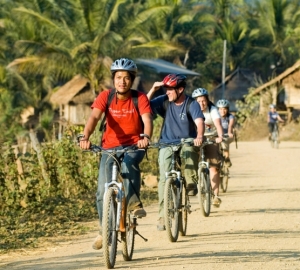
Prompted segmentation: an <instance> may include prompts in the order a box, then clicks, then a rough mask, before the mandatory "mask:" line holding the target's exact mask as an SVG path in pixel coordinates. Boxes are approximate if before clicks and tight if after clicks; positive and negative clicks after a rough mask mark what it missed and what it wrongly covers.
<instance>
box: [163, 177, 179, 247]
mask: <svg viewBox="0 0 300 270" xmlns="http://www.w3.org/2000/svg"><path fill="white" fill-rule="evenodd" d="M175 181H176V180H175V179H174V177H168V178H167V180H166V183H165V190H164V214H165V226H166V231H167V236H168V239H169V240H170V241H171V242H176V241H177V239H178V235H179V211H178V210H179V209H178V207H179V206H180V204H178V202H177V200H176V197H177V195H178V190H179V188H178V187H177V186H176V184H175Z"/></svg>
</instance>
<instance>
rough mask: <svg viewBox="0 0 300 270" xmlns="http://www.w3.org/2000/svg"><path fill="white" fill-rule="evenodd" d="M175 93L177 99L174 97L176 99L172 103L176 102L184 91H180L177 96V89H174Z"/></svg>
mask: <svg viewBox="0 0 300 270" xmlns="http://www.w3.org/2000/svg"><path fill="white" fill-rule="evenodd" d="M175 92H176V96H177V97H176V99H175V100H174V102H176V101H177V100H178V99H179V98H180V97H181V96H182V94H183V92H184V91H182V92H181V93H179V94H178V88H176V89H175Z"/></svg>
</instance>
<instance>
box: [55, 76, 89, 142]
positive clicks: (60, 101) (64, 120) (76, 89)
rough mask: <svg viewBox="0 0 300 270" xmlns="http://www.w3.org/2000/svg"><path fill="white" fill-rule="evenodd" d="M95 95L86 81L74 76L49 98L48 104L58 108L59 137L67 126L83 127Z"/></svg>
mask: <svg viewBox="0 0 300 270" xmlns="http://www.w3.org/2000/svg"><path fill="white" fill-rule="evenodd" d="M94 99H95V94H94V92H93V91H92V89H91V88H90V84H89V81H88V79H86V78H84V77H82V76H81V75H76V76H75V77H74V78H73V79H72V80H70V81H69V82H67V83H66V84H65V85H63V86H62V87H61V88H59V89H58V90H57V91H56V92H55V93H53V94H52V96H51V97H50V102H51V103H52V104H53V105H56V106H58V107H59V131H58V134H59V137H60V136H61V134H62V133H63V129H64V127H65V126H66V125H67V124H72V125H84V124H85V123H86V120H87V118H88V116H89V114H90V112H91V109H90V106H91V104H92V102H93V100H94Z"/></svg>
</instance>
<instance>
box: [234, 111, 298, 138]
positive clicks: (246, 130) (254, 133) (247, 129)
mask: <svg viewBox="0 0 300 270" xmlns="http://www.w3.org/2000/svg"><path fill="white" fill-rule="evenodd" d="M299 120H300V119H299V118H297V119H294V120H293V121H292V122H291V123H288V124H286V123H285V124H284V125H281V124H280V127H279V129H280V138H281V141H300V124H299ZM268 133H269V131H268V125H267V121H266V117H264V116H257V117H255V118H252V119H249V118H248V119H246V121H245V123H244V125H243V127H242V128H239V129H238V139H239V140H240V141H259V140H266V139H267V137H268Z"/></svg>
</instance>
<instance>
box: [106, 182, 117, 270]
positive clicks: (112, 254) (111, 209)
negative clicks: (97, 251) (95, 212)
mask: <svg viewBox="0 0 300 270" xmlns="http://www.w3.org/2000/svg"><path fill="white" fill-rule="evenodd" d="M103 206H104V207H103V221H102V234H103V259H104V264H105V266H106V267H107V268H108V269H112V268H114V265H115V262H116V256H117V247H118V231H117V230H116V221H117V202H116V194H115V190H114V189H113V188H109V189H108V190H107V192H106V195H105V198H104V205H103Z"/></svg>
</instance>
